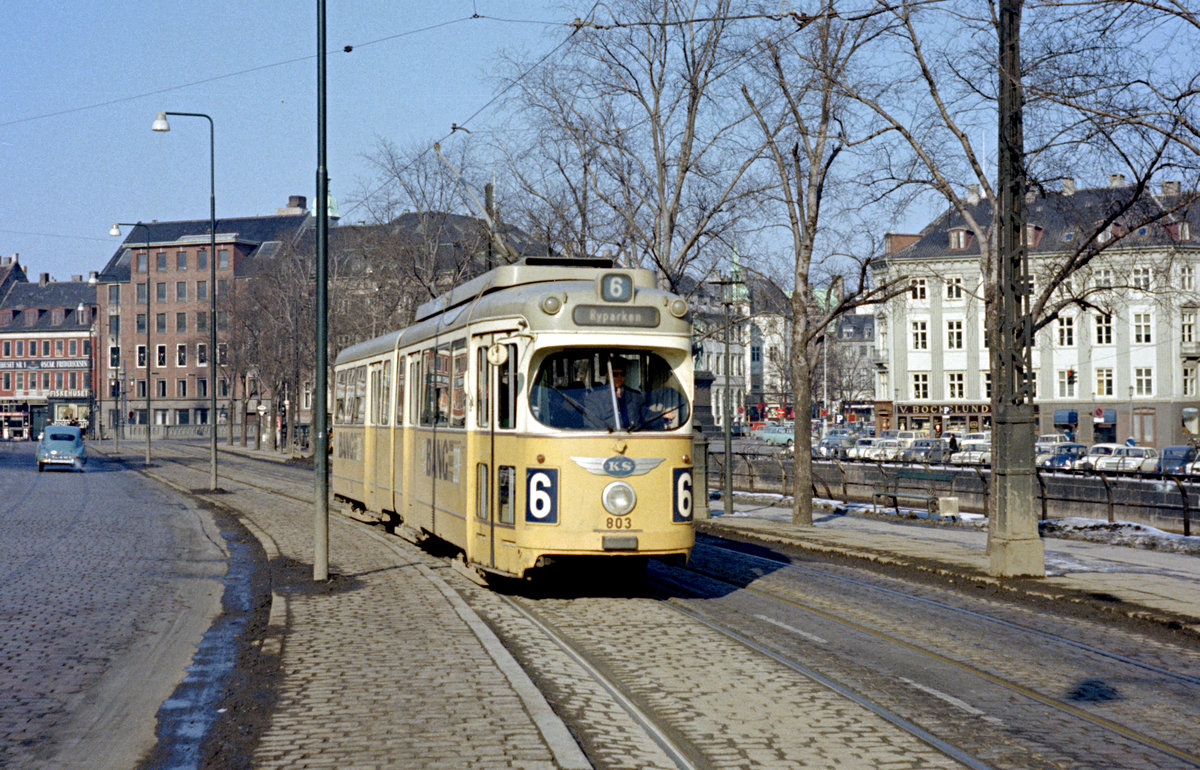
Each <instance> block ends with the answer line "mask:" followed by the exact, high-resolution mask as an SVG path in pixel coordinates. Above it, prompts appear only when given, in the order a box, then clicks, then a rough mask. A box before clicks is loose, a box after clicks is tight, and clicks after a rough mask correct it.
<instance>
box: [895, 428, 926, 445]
mask: <svg viewBox="0 0 1200 770" xmlns="http://www.w3.org/2000/svg"><path fill="white" fill-rule="evenodd" d="M896 438H897V439H898V440H899V441H900V446H902V447H904V448H905V449H908V448H909V447H910V446H912V443H913V442H914V441H916V440H917V439H919V438H929V433H928V432H926V431H923V430H898V431H896Z"/></svg>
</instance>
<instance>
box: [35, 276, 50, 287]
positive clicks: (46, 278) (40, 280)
mask: <svg viewBox="0 0 1200 770" xmlns="http://www.w3.org/2000/svg"><path fill="white" fill-rule="evenodd" d="M48 283H50V274H49V273H42V275H41V277H39V278H38V285H39V286H45V285H46V284H48Z"/></svg>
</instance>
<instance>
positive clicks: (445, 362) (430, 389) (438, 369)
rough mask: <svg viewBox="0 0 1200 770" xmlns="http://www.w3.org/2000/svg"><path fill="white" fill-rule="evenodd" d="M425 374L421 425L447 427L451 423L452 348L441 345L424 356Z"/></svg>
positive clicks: (427, 351) (424, 353) (423, 366)
mask: <svg viewBox="0 0 1200 770" xmlns="http://www.w3.org/2000/svg"><path fill="white" fill-rule="evenodd" d="M422 368H423V369H424V372H425V382H424V394H423V396H422V398H421V424H422V425H439V426H440V425H447V424H449V422H450V346H449V345H441V346H439V347H438V348H437V349H436V350H434V349H432V348H431V349H429V350H426V351H424V352H423V354H422Z"/></svg>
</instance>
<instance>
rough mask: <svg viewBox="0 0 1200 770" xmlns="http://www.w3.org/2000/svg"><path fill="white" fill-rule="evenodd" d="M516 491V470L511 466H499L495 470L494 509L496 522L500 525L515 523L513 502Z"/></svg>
mask: <svg viewBox="0 0 1200 770" xmlns="http://www.w3.org/2000/svg"><path fill="white" fill-rule="evenodd" d="M516 489H517V469H516V468H515V467H514V466H512V465H500V466H498V467H497V468H496V507H497V511H496V513H497V514H498V521H499V522H500V523H501V524H512V523H513V522H514V521H515V517H516V512H515V510H514V509H515V507H516V505H515V502H514V500H513V497H514V495H515V494H516Z"/></svg>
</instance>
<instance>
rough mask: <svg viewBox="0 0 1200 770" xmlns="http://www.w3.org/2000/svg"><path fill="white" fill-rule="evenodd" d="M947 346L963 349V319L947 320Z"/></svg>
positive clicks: (953, 348) (952, 348)
mask: <svg viewBox="0 0 1200 770" xmlns="http://www.w3.org/2000/svg"><path fill="white" fill-rule="evenodd" d="M946 347H947V348H948V349H950V350H962V347H963V322H962V321H947V322H946Z"/></svg>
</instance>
